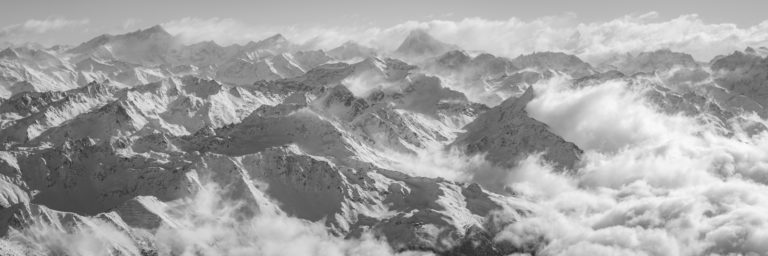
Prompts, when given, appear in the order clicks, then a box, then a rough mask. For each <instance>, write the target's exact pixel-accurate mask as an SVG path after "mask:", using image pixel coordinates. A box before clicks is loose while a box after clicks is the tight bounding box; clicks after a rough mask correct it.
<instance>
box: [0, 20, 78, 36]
mask: <svg viewBox="0 0 768 256" xmlns="http://www.w3.org/2000/svg"><path fill="white" fill-rule="evenodd" d="M89 23H90V20H88V19H79V20H73V19H64V18H49V19H44V20H35V19H31V20H27V21H26V22H24V23H20V24H14V25H10V26H6V27H4V28H2V29H0V38H3V37H12V36H19V35H25V34H42V33H47V32H50V31H52V30H58V29H63V28H68V27H77V26H84V25H87V24H89Z"/></svg>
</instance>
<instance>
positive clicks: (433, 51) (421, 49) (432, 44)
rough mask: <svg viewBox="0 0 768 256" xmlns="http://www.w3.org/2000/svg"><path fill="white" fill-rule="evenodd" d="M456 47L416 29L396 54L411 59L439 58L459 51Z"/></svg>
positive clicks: (398, 48) (406, 38) (409, 34)
mask: <svg viewBox="0 0 768 256" xmlns="http://www.w3.org/2000/svg"><path fill="white" fill-rule="evenodd" d="M457 48H458V47H457V46H455V45H451V44H447V43H444V42H441V41H439V40H437V39H435V38H434V37H432V35H430V34H429V33H427V31H425V30H421V29H416V30H412V31H411V32H410V33H408V36H406V37H405V39H404V40H403V42H402V43H401V44H400V46H399V47H397V50H395V53H396V54H399V55H403V56H409V57H429V56H437V55H440V54H443V53H445V52H448V51H451V50H454V49H457Z"/></svg>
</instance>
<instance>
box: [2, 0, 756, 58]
mask: <svg viewBox="0 0 768 256" xmlns="http://www.w3.org/2000/svg"><path fill="white" fill-rule="evenodd" d="M0 1H2V3H3V4H4V6H5V7H6V8H3V9H2V10H0V46H2V43H1V42H10V43H14V44H20V43H24V42H36V43H40V44H43V45H45V46H51V45H55V44H69V45H76V44H79V43H81V42H84V41H86V40H88V39H90V38H93V37H95V36H98V35H101V34H105V33H108V34H120V33H126V32H130V31H135V30H137V29H141V28H147V27H150V26H153V25H157V24H160V25H163V27H165V28H166V30H168V31H169V32H171V33H172V34H177V35H181V36H182V37H183V38H185V39H186V40H187V41H188V42H190V43H192V42H195V41H202V40H214V41H216V42H217V43H220V44H225V45H226V44H231V43H245V42H247V41H256V40H259V39H262V38H265V37H268V36H271V35H273V34H275V33H282V34H284V35H286V36H287V37H288V38H289V39H290V40H292V41H299V43H307V42H309V43H315V44H318V45H319V46H322V47H323V48H330V47H331V46H333V45H338V44H340V43H343V42H345V41H347V40H354V41H359V42H360V41H362V43H364V44H366V45H368V46H373V47H378V48H384V49H392V48H395V47H396V46H397V43H399V42H400V41H401V40H402V38H403V37H404V36H405V35H406V34H407V32H408V30H411V29H414V28H420V29H426V30H428V32H430V33H431V34H433V35H434V36H436V37H437V38H438V39H440V40H444V41H447V42H449V43H454V44H458V45H460V46H462V47H465V48H468V49H469V50H473V49H476V48H477V49H482V50H484V51H489V52H491V53H496V54H501V55H508V56H514V55H517V54H521V53H525V52H527V51H537V50H556V51H565V52H571V53H573V54H577V55H579V56H582V55H585V53H588V52H586V51H587V50H585V49H584V48H585V47H587V46H585V45H588V47H589V48H592V50H590V51H594V50H595V49H597V50H599V48H601V47H603V48H610V49H622V50H627V51H640V50H649V49H650V50H652V49H655V48H671V49H678V50H688V51H692V52H693V54H694V56H696V57H697V58H700V59H708V58H711V57H714V56H715V55H716V54H720V53H723V52H724V51H730V50H734V49H738V48H740V47H743V46H754V45H757V46H762V43H763V42H764V41H765V40H764V39H768V34H766V35H763V34H761V31H766V30H765V29H764V28H768V22H765V23H763V21H765V20H767V19H768V16H766V15H764V14H763V12H762V10H765V9H766V7H768V3H766V1H748V0H732V1H708V0H705V1H669V0H644V1H625V0H614V1H605V0H585V1H555V0H538V1H514V0H506V1H504V0H473V1H462V0H439V1H438V0H427V1H412V0H389V1H370V0H334V1H299V0H257V1H245V0H218V1H181V0H162V1H158V0H133V1H116V0H70V1H42V0H0ZM625 23H631V24H630V25H631V26H626V24H625ZM477 31H484V32H477ZM626 31H630V32H632V33H633V34H631V35H630V34H627V33H628V32H626ZM498 34H503V35H505V36H504V37H501V36H498ZM614 34H620V35H623V36H618V37H616V36H614ZM659 34H661V35H664V36H665V37H664V38H655V37H659V36H658V35H659ZM579 36H582V37H584V38H588V40H583V39H582V40H576V41H579V42H570V41H571V40H572V39H574V37H579ZM603 37H606V38H608V39H606V40H604V41H611V42H612V44H604V42H595V40H599V39H600V38H603ZM521 38H522V39H521ZM577 39H578V38H577ZM644 39H652V40H655V41H653V42H650V41H649V42H645V41H643V40H644ZM473 40H474V41H473ZM717 41H728V42H726V43H728V44H727V45H728V47H722V46H719V45H713V44H715V43H716V42H717ZM734 41H738V42H742V43H735V44H734ZM558 42H559V44H558ZM646 44H647V45H646ZM742 49H743V48H742ZM697 51H698V52H701V53H697ZM705 51H706V52H705ZM601 53H602V52H601ZM587 55H589V54H587Z"/></svg>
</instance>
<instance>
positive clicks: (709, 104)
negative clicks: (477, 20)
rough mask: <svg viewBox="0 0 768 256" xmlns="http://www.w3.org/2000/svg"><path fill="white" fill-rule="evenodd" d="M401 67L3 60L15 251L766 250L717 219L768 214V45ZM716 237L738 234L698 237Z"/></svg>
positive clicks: (143, 42)
mask: <svg viewBox="0 0 768 256" xmlns="http://www.w3.org/2000/svg"><path fill="white" fill-rule="evenodd" d="M390 50H392V49H387V50H382V49H372V48H369V47H366V46H363V45H360V44H358V43H356V42H346V43H344V44H343V45H341V46H338V47H336V48H333V49H330V50H328V51H325V50H324V49H312V48H309V47H306V46H304V45H301V44H297V43H294V42H291V41H290V40H289V39H288V38H285V37H283V36H282V35H281V34H277V35H274V36H272V37H269V38H266V39H264V40H261V41H258V42H249V43H246V44H243V45H229V46H222V45H219V44H217V43H215V42H199V43H195V44H191V45H185V44H182V43H180V40H178V38H176V37H175V36H173V35H171V34H169V33H168V32H166V31H165V29H163V28H162V27H160V26H154V27H151V28H147V29H142V30H138V31H135V32H131V33H127V34H122V35H102V36H98V37H96V38H94V39H91V40H89V41H87V42H84V43H82V44H80V45H78V46H75V47H73V48H68V49H59V48H51V49H32V48H29V47H15V48H13V47H12V48H6V49H3V50H2V51H0V96H3V98H2V99H0V144H1V145H2V150H1V151H0V254H2V255H6V254H8V255H187V254H195V255H198V254H199V255H235V254H249V255H250V254H255V255H262V254H263V255H284V254H285V251H288V252H289V254H293V253H294V251H292V250H290V249H292V248H291V246H292V245H296V248H297V250H300V249H301V248H303V247H301V248H300V247H299V246H298V245H302V244H309V245H311V246H314V247H312V248H313V249H312V250H311V252H309V254H323V255H325V254H339V255H357V254H361V253H363V252H367V251H368V250H371V251H375V252H381V253H382V254H384V255H388V254H395V253H396V252H408V253H415V254H418V253H435V254H443V255H510V254H514V253H530V254H553V255H555V254H565V255H568V254H569V252H573V251H572V250H577V249H579V248H581V247H578V246H580V245H579V244H588V243H589V246H592V245H594V246H597V247H599V248H603V247H605V244H611V243H613V242H611V241H616V242H615V243H616V244H614V245H612V246H613V247H616V248H619V247H621V248H620V249H622V250H623V249H626V250H625V251H626V252H628V253H629V252H635V251H633V250H640V251H642V250H645V249H649V248H645V247H644V246H635V245H636V244H637V243H647V244H653V242H654V241H656V240H653V239H652V238H653V237H656V236H655V235H648V234H646V233H644V232H660V233H663V235H659V237H664V239H668V240H670V241H672V240H674V241H676V242H679V241H687V242H689V243H696V246H692V247H695V249H691V250H688V249H685V250H683V249H681V250H680V251H684V252H685V253H677V254H675V253H671V254H669V255H681V254H682V255H688V254H690V255H696V254H707V253H718V254H728V253H738V252H741V251H739V250H736V249H734V248H742V247H747V246H742V247H740V246H741V245H743V244H737V243H736V242H734V243H736V244H734V243H730V244H728V246H720V247H719V246H715V245H718V244H722V243H728V241H737V240H738V241H759V240H760V239H759V238H760V236H758V235H749V234H752V233H750V232H753V231H750V230H749V229H748V228H745V227H742V229H738V228H736V227H732V226H728V225H731V224H732V225H737V224H739V223H743V222H745V221H733V222H734V223H736V224H733V223H731V222H729V219H728V218H730V217H733V216H732V215H731V214H734V213H733V212H735V210H733V209H732V208H729V207H730V206H728V205H726V206H723V205H719V204H727V203H728V202H734V204H737V203H738V204H753V206H754V205H757V204H759V203H758V202H762V201H761V200H762V198H761V197H760V198H758V197H759V195H761V194H764V193H746V194H739V195H730V194H729V193H735V192H733V191H734V189H729V186H731V185H732V184H731V183H729V182H734V181H733V180H737V181H738V182H744V183H748V185H744V184H742V185H743V186H742V185H740V186H736V187H740V188H744V187H750V188H751V186H760V187H759V189H758V188H756V189H755V190H757V191H758V192H760V191H762V190H760V189H763V188H762V186H763V185H762V184H764V182H766V180H765V178H764V177H766V176H765V175H764V169H765V168H764V167H765V166H766V162H768V160H766V157H765V156H766V155H768V153H766V152H765V150H764V149H765V148H764V147H762V146H764V145H765V144H762V143H764V141H765V136H766V130H768V129H767V128H766V123H767V122H766V121H765V119H763V118H765V117H766V116H768V114H767V113H768V112H766V108H768V101H766V99H768V89H766V88H768V85H767V84H766V83H767V81H768V75H767V74H768V64H766V63H768V59H766V57H765V54H764V53H763V52H764V51H763V50H764V49H762V48H757V49H754V48H748V49H747V50H745V51H744V52H735V53H733V54H730V55H727V56H720V57H717V58H715V59H714V60H712V61H711V62H710V63H700V62H696V61H694V60H693V58H692V57H691V56H690V55H688V54H685V53H677V52H672V51H669V50H658V51H653V52H644V53H638V54H618V55H616V56H615V57H613V58H608V59H607V60H605V61H604V62H603V63H596V64H595V65H594V66H593V65H592V64H589V63H586V62H584V61H582V60H581V59H580V58H579V57H577V56H575V55H569V54H566V53H559V52H536V53H531V54H525V55H520V56H518V57H516V58H507V57H504V56H495V55H492V54H489V53H484V52H477V51H474V50H477V49H472V50H473V51H468V50H465V49H460V48H459V47H458V46H456V45H452V44H448V43H445V42H441V41H439V40H437V39H435V38H433V37H432V36H431V35H429V34H428V33H426V32H425V31H422V30H414V31H412V32H410V33H409V34H408V35H407V36H406V37H405V38H404V39H403V42H402V43H401V44H400V45H399V47H398V48H397V49H394V51H390ZM697 159H704V160H697ZM670 177H672V178H670ZM744 180H746V181H744ZM717 186H725V188H722V191H709V190H706V189H707V188H709V187H714V188H718V187H717ZM705 187H707V188H705ZM703 190H706V191H703ZM763 192H764V191H763ZM722 194H729V195H728V196H723V197H726V198H729V199H728V200H725V199H723V200H715V199H722V198H721V197H720V195H722ZM668 195H675V196H671V197H672V198H676V199H679V200H681V201H680V202H677V201H674V200H672V199H669V197H665V196H668ZM745 195H748V196H745ZM703 198H707V199H706V200H710V198H711V199H712V200H710V201H707V204H706V207H705V206H702V204H703V203H701V202H699V201H700V200H704V199H703ZM744 198H748V199H749V200H742V199H744ZM657 200H671V201H663V202H662V203H657ZM742 201H743V202H742ZM678 205H685V206H690V207H687V208H685V209H678V208H676V206H678ZM759 206H760V207H762V205H759ZM754 207H756V209H762V208H759V207H758V206H754ZM710 208H711V210H710ZM737 208H738V207H737ZM627 209H629V210H627ZM651 209H658V211H660V212H652V211H656V210H651ZM694 209H706V210H701V211H702V213H699V212H696V211H699V210H694ZM704 211H706V212H704ZM685 214H688V215H689V216H693V217H691V218H686V217H680V216H678V215H681V216H682V215H685ZM638 216H640V217H638ZM741 217H744V216H741ZM747 217H749V216H747ZM753 217H754V216H753ZM744 218H746V217H744ZM659 219H661V220H659ZM692 219H693V220H696V221H699V220H701V221H702V222H705V223H707V224H706V225H701V226H697V225H691V224H690V223H691V220H692ZM747 219H748V221H752V222H754V223H761V221H762V219H759V218H758V217H754V219H749V218H747ZM753 220H754V221H753ZM748 221H747V222H748ZM624 222H626V223H624ZM676 223H677V224H676ZM680 223H682V224H680ZM718 225H720V226H724V230H726V231H727V232H726V231H722V230H720V231H718V232H721V233H722V232H725V233H728V234H730V235H732V236H731V237H730V238H728V239H725V240H717V238H713V237H710V236H709V235H701V234H705V233H706V232H704V231H705V230H707V229H708V228H712V227H719V226H718ZM704 226H706V227H704ZM618 227H621V229H619V230H618V231H615V230H614V229H618ZM574 230H577V231H578V232H576V231H574ZM606 230H611V231H615V232H618V233H617V234H609V235H606V234H603V233H601V232H608V231H606ZM649 230H650V231H649ZM679 230H684V231H685V232H682V231H681V233H684V234H697V235H694V236H686V237H682V238H681V237H678V236H680V234H681V233H674V232H676V231H679ZM732 230H737V231H732ZM731 231H732V232H731ZM582 232H583V233H584V234H588V235H584V236H582V235H573V234H581V233H582ZM622 232H623V233H622ZM632 232H639V233H640V234H639V235H638V234H635V233H632ZM712 232H713V233H716V232H715V231H712ZM630 233H631V234H630ZM654 234H655V233H654ZM742 234H744V235H742ZM605 237H610V238H611V239H606V238H605ZM621 237H632V238H633V239H635V240H633V241H632V242H626V243H625V242H624V241H618V240H617V239H619V238H621ZM65 238H66V239H65ZM69 238H71V241H70V240H67V239H69ZM614 238H615V239H614ZM61 239H64V240H61ZM686 239H687V240H686ZM607 240H610V241H608V242H606V241H607ZM726 240H727V241H726ZM49 241H54V242H49ZM56 241H64V242H56ZM694 241H695V242H694ZM70 242H71V244H70ZM699 243H700V244H699ZM744 243H747V242H744ZM315 245H316V246H315ZM600 246H603V247H600ZM622 246H623V247H622ZM675 246H677V247H675ZM675 246H671V245H670V246H668V247H669V248H683V247H685V246H682V245H678V244H675ZM729 246H730V247H729ZM597 247H595V248H597ZM613 247H612V248H613ZM624 247H627V248H628V249H627V248H624ZM638 247H641V248H640V249H637V248H638ZM668 247H661V248H668ZM585 248H586V249H585V250H587V249H590V248H593V247H588V248H587V247H585ZM581 249H584V248H581ZM651 249H653V248H651ZM587 251H589V250H587ZM672 251H674V250H672ZM589 252H595V251H589ZM689 252H693V253H689ZM304 253H305V252H304V251H298V252H296V253H295V255H303V254H304ZM642 253H645V254H649V255H667V254H664V253H658V254H654V253H646V251H642ZM594 254H597V253H594ZM609 254H610V253H609ZM757 254H760V253H757Z"/></svg>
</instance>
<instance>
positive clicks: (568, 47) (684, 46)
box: [163, 13, 768, 61]
mask: <svg viewBox="0 0 768 256" xmlns="http://www.w3.org/2000/svg"><path fill="white" fill-rule="evenodd" d="M657 16H658V15H657V14H656V13H647V14H644V15H637V16H624V17H620V18H617V19H614V20H610V21H607V22H600V23H580V22H578V19H577V17H576V16H574V15H563V16H551V17H542V18H538V19H534V20H528V21H526V20H520V19H517V18H510V19H509V20H488V19H483V18H467V19H462V20H458V21H449V20H431V21H409V22H404V23H401V24H397V25H394V26H391V27H364V26H356V25H350V26H347V27H331V28H328V27H290V26H286V27H263V26H262V27H259V26H256V27H254V26H249V25H247V24H244V23H241V22H238V21H236V20H233V19H221V18H210V19H199V18H184V19H180V20H174V21H169V22H167V23H164V24H163V25H164V26H165V27H166V28H167V29H168V30H169V31H170V32H172V33H177V34H179V35H181V36H182V37H183V38H185V39H186V40H187V41H189V42H193V41H200V40H214V41H217V42H219V43H222V44H230V43H243V42H246V41H249V40H259V39H263V38H265V37H266V36H268V35H271V34H275V33H283V34H284V35H286V36H287V37H288V38H289V39H292V40H295V41H298V42H303V43H307V44H310V45H315V46H319V47H322V48H332V47H335V46H338V45H340V44H341V43H343V42H345V41H348V40H354V41H357V42H360V43H363V44H365V45H368V46H372V47H376V48H378V49H380V50H383V51H391V50H393V49H395V48H396V47H397V45H398V44H399V43H400V42H401V41H402V39H403V38H404V37H405V36H406V35H407V33H408V32H409V31H411V30H413V29H424V30H426V31H428V32H429V33H430V34H432V35H433V36H435V37H436V38H438V39H440V40H443V41H445V42H448V43H452V44H456V45H459V46H461V47H462V48H464V49H467V50H482V51H486V52H490V53H494V54H498V55H502V56H508V57H516V56H518V55H520V54H526V53H531V52H534V51H562V52H566V53H571V54H576V55H578V56H580V57H582V58H585V59H586V60H589V61H598V60H600V59H601V58H604V57H605V56H607V55H609V54H615V53H624V52H640V51H652V50H656V49H663V48H669V49H672V50H674V51H682V52H687V53H691V54H692V55H693V56H694V57H695V58H697V59H698V60H702V61H708V60H710V59H711V58H713V57H714V56H716V55H719V54H723V53H728V52H730V51H733V50H742V49H744V48H745V47H747V46H767V43H768V22H762V23H760V24H757V25H755V26H751V27H738V26H736V25H734V24H712V23H706V22H705V21H704V20H702V19H701V18H700V17H699V16H697V15H695V14H692V15H684V16H680V17H677V18H674V19H671V20H658V17H657Z"/></svg>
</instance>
